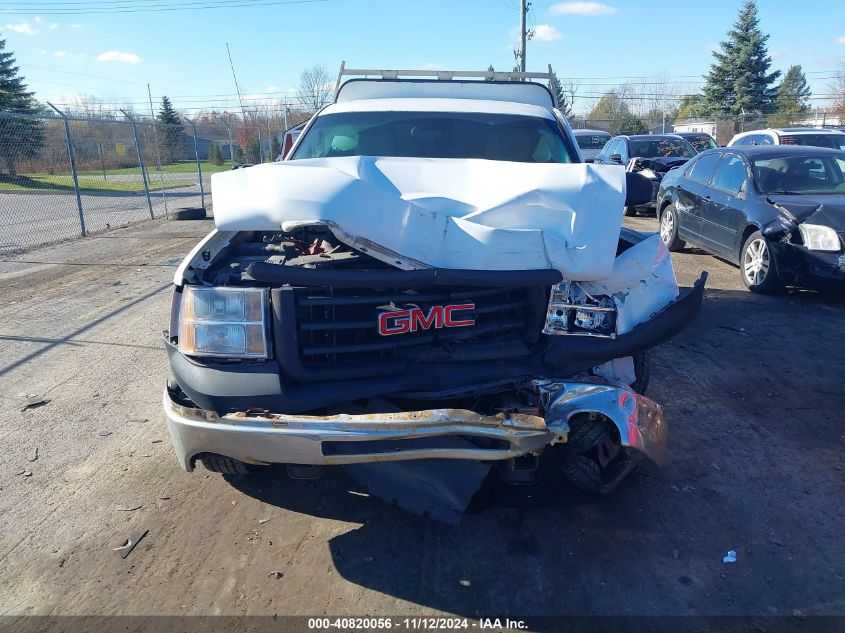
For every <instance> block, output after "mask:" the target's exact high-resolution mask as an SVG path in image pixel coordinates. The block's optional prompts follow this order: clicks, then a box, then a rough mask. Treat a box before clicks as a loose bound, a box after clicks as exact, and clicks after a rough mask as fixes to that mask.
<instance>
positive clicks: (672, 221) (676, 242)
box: [658, 204, 687, 253]
mask: <svg viewBox="0 0 845 633" xmlns="http://www.w3.org/2000/svg"><path fill="white" fill-rule="evenodd" d="M658 220H659V222H660V239H661V240H663V243H664V244H665V245H666V248H668V249H669V250H670V251H671V252H673V253H674V252H677V251H679V250H681V249H682V248H683V247H684V246H686V245H687V243H686V242H684V241H683V240H682V239H681V238H680V237H678V212H677V210H676V209H675V205H674V204H670V205H669V206H667V207H666V208H665V209H663V211H662V213H660V216H659V218H658Z"/></svg>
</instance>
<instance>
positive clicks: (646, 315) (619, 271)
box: [580, 234, 680, 334]
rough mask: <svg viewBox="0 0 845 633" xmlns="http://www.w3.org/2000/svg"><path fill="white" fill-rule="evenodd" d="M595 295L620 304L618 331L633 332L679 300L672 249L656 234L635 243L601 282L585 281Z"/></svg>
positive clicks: (590, 291)
mask: <svg viewBox="0 0 845 633" xmlns="http://www.w3.org/2000/svg"><path fill="white" fill-rule="evenodd" d="M580 286H581V288H582V289H583V290H584V291H585V292H587V293H589V294H591V295H607V296H610V297H611V298H612V299H613V302H614V304H615V305H616V311H617V317H616V333H617V334H625V333H626V332H630V331H631V330H632V329H634V327H636V326H637V325H639V324H640V323H644V322H645V321H648V320H649V319H650V318H651V317H652V316H653V315H655V314H656V313H657V312H659V311H660V310H662V309H663V308H665V307H666V306H667V305H668V304H669V303H671V302H672V301H674V300H675V299H677V297H678V294H679V292H680V291H679V289H678V281H677V279H675V269H674V268H673V267H672V260H671V258H670V257H669V250H668V249H667V248H666V245H665V244H664V243H663V241H662V240H661V239H660V236H659V235H657V234H655V235H652V236H651V237H649V238H646V239H645V240H643V241H642V242H640V243H639V244H635V245H634V246H632V247H631V248H629V249H628V250H626V251H625V252H624V253H622V254H621V255H620V256H619V257H617V258H616V260H615V261H614V263H613V271H612V272H611V273H610V274H609V275H608V276H607V277H606V278H605V279H602V280H601V281H592V282H584V283H581V284H580Z"/></svg>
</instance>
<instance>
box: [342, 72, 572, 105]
mask: <svg viewBox="0 0 845 633" xmlns="http://www.w3.org/2000/svg"><path fill="white" fill-rule="evenodd" d="M349 76H358V77H376V78H381V79H400V78H402V77H405V78H412V77H413V78H420V77H433V78H435V79H437V80H440V81H450V80H452V79H487V80H492V81H524V80H526V79H543V80H545V81H548V82H551V81H552V77H554V74H553V72H552V67H551V65H549V70H548V71H547V72H544V73H537V72H525V73H522V72H512V71H496V70H433V69H430V68H429V69H425V70H393V69H376V68H347V67H346V61H343V62H341V63H340V71H339V72H338V74H337V82H336V83H335V87H334V98H335V101H337V94H338V92H339V91H340V83H341V81H342V80H343V78H344V77H349ZM552 96H554V92H553V93H552ZM557 106H558V103H557V99H555V107H557Z"/></svg>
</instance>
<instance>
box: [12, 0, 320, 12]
mask: <svg viewBox="0 0 845 633" xmlns="http://www.w3.org/2000/svg"><path fill="white" fill-rule="evenodd" d="M332 1H333V0H271V1H269V2H268V1H267V0H255V1H250V0H235V1H234V2H232V1H230V0H201V1H200V2H188V3H183V4H181V5H176V6H174V5H173V4H170V3H168V4H163V5H162V4H159V5H146V6H145V5H138V6H130V5H127V7H125V8H124V7H106V8H99V7H100V5H99V4H96V5H91V7H90V8H89V7H85V8H74V9H71V8H68V9H63V10H55V11H54V10H49V11H42V10H40V9H32V8H31V7H30V6H27V10H26V11H23V10H21V9H9V10H8V11H7V12H6V15H21V14H24V13H33V12H37V13H38V14H39V15H111V14H121V13H160V12H163V11H198V10H204V9H237V8H244V7H274V6H282V5H294V4H313V3H316V2H332ZM216 2H219V4H214V3H216ZM194 5H199V6H194Z"/></svg>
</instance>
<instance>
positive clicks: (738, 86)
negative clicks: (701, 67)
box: [704, 0, 780, 115]
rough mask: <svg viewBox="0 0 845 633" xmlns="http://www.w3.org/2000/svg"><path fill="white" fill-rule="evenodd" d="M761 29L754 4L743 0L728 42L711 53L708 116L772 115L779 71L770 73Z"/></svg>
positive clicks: (707, 79)
mask: <svg viewBox="0 0 845 633" xmlns="http://www.w3.org/2000/svg"><path fill="white" fill-rule="evenodd" d="M768 39H769V36H768V35H766V34H764V33H763V32H762V31H761V30H760V18H759V17H758V15H757V3H756V2H755V1H754V0H745V4H743V5H742V9H740V12H739V15H738V16H737V19H736V22H734V24H733V27H732V28H731V29H730V30H729V31H728V37H727V40H725V41H724V42H721V43H720V44H719V48H720V49H721V50H718V51H714V52H713V57H715V61H714V62H713V64H712V65H711V66H710V72H709V73H707V76H706V77H705V85H704V100H705V102H706V104H707V108H708V110H710V112H711V113H721V114H735V115H736V114H742V113H743V112H746V113H748V112H757V111H759V112H764V113H765V112H771V111H772V110H773V109H774V104H775V98H776V95H777V88H776V87H775V86H774V85H773V84H774V82H775V81H776V80H777V78H778V77H780V71H774V72H769V68H770V67H771V65H772V58H771V57H770V56H769V53H768V49H767V47H766V42H767V41H768Z"/></svg>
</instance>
